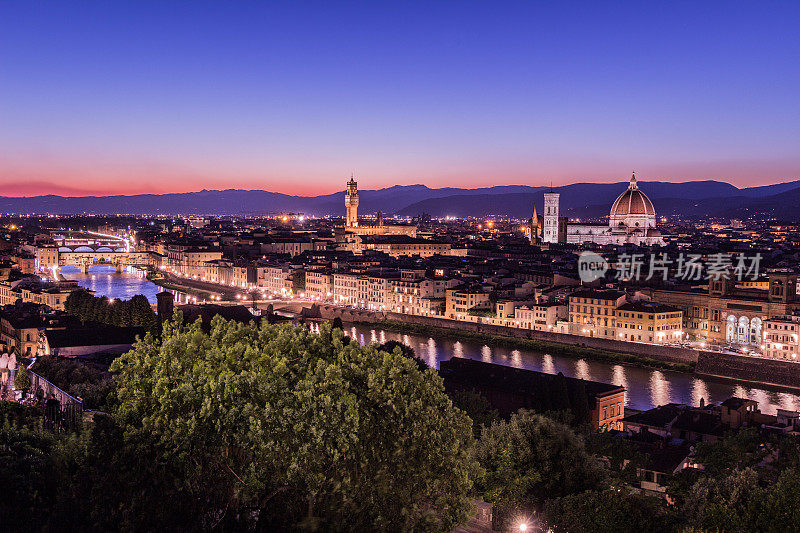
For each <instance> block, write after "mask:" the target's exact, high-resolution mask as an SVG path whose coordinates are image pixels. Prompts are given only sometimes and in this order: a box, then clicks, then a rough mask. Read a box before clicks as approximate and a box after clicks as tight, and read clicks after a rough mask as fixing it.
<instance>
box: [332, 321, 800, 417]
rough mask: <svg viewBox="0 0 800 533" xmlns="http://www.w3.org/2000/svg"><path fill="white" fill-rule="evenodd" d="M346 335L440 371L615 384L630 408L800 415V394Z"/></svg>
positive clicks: (355, 332) (464, 345) (540, 356)
mask: <svg viewBox="0 0 800 533" xmlns="http://www.w3.org/2000/svg"><path fill="white" fill-rule="evenodd" d="M346 333H347V334H348V335H350V336H351V337H353V338H355V339H357V340H358V341H359V342H360V343H361V344H366V343H369V342H380V343H383V342H386V341H388V340H396V341H400V342H402V343H404V344H407V345H409V346H411V347H412V348H414V350H415V351H416V353H417V355H418V356H419V357H420V358H422V360H423V361H425V362H426V363H428V365H429V366H433V367H436V368H438V367H439V363H440V362H441V361H445V360H447V359H450V358H451V357H454V356H455V357H467V358H470V359H478V360H480V361H486V362H489V363H497V364H501V365H509V366H513V367H517V368H525V369H528V370H538V371H540V372H547V373H549V374H556V373H558V372H562V373H563V374H564V375H565V376H570V377H577V378H583V379H587V380H593V381H601V382H604V383H613V384H614V385H618V386H622V387H625V388H626V389H627V394H626V396H625V402H626V407H630V408H633V409H650V408H651V407H655V406H658V405H664V404H667V403H670V402H674V403H684V404H689V405H698V404H699V403H700V399H701V398H702V399H704V400H705V402H706V403H709V402H715V403H718V402H721V401H723V400H725V399H727V398H730V397H731V396H737V397H740V398H750V399H751V400H755V401H757V402H758V405H759V408H760V409H761V411H762V412H763V413H767V414H775V412H776V410H777V409H790V410H794V411H800V396H797V395H795V394H790V393H787V392H778V391H774V390H766V389H763V388H759V387H757V386H750V385H746V384H739V383H733V382H727V381H722V380H713V379H708V378H699V377H696V376H693V375H691V374H686V373H683V372H674V371H670V370H653V369H649V368H642V367H637V366H630V365H620V364H613V363H604V362H601V361H592V360H589V359H583V358H579V357H568V356H558V355H549V354H546V353H539V352H534V351H530V350H513V349H509V348H498V347H491V346H487V345H485V344H482V343H478V342H472V341H457V340H454V339H451V338H447V337H428V336H420V335H411V334H409V335H407V334H402V333H395V332H390V331H384V330H382V329H377V328H371V327H369V326H353V327H348V328H347V330H346Z"/></svg>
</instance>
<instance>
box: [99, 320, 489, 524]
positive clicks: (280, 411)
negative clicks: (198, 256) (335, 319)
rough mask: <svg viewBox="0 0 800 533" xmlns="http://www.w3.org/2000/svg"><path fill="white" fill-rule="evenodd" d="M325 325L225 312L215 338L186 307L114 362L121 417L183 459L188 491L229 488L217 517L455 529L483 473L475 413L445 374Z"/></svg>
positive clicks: (210, 517)
mask: <svg viewBox="0 0 800 533" xmlns="http://www.w3.org/2000/svg"><path fill="white" fill-rule="evenodd" d="M323 329H324V330H323V331H322V334H320V335H315V334H313V333H310V332H308V331H307V330H305V329H304V328H298V327H294V326H290V325H283V326H275V325H268V324H262V325H261V326H260V327H259V326H256V325H254V324H252V323H251V324H240V323H236V322H232V321H231V322H228V321H225V320H224V319H222V318H221V317H216V318H214V320H213V321H212V323H211V331H210V332H209V333H208V334H204V333H203V332H202V331H201V329H200V323H199V322H196V323H194V324H191V325H183V324H182V317H181V316H180V313H176V316H175V318H174V320H173V321H172V322H168V323H166V324H165V327H164V331H163V334H162V337H161V338H160V339H156V338H155V337H153V336H151V335H148V336H147V337H146V338H145V339H143V340H142V341H141V342H139V343H137V345H136V346H135V348H134V350H132V351H131V352H129V353H128V354H126V355H124V356H122V357H120V358H119V359H117V360H116V361H115V362H114V364H113V365H112V371H113V372H115V373H116V378H115V379H116V380H117V401H118V404H117V408H116V411H115V416H116V417H117V419H118V420H119V421H121V422H122V423H123V424H126V425H128V426H129V427H131V428H136V431H141V432H147V433H150V434H152V435H154V436H155V437H156V439H157V442H158V445H159V446H161V447H162V449H164V450H169V451H165V453H168V454H169V455H171V460H174V459H175V458H178V459H180V460H181V461H182V464H183V465H184V468H185V472H186V476H185V480H184V486H183V487H181V490H183V491H186V492H188V493H190V494H196V495H198V496H202V495H204V494H209V493H210V492H213V493H215V494H222V495H224V498H222V499H221V500H219V501H213V502H209V503H210V505H209V507H208V509H207V511H206V513H205V516H202V517H198V518H199V519H200V520H201V522H202V524H203V525H204V526H208V525H210V524H213V523H217V522H219V521H220V520H223V519H224V518H225V517H233V516H239V517H246V516H258V517H259V527H261V528H272V529H274V528H277V527H286V526H287V524H285V523H283V524H275V523H272V524H271V523H270V520H275V519H276V517H278V516H280V517H282V518H283V519H288V520H290V521H294V522H295V523H294V525H295V526H296V525H297V524H303V525H304V526H305V527H308V528H324V529H331V530H353V529H360V530H429V531H445V530H450V529H452V528H453V527H454V525H456V524H457V523H459V522H460V521H462V520H463V519H465V517H466V516H467V514H468V512H469V502H468V499H467V491H468V490H469V488H470V486H471V479H472V477H473V475H474V473H475V472H476V470H477V466H476V465H475V463H474V461H473V460H472V459H471V454H470V451H471V450H470V449H471V445H472V427H471V421H470V420H469V418H468V417H467V416H466V415H465V414H464V413H463V412H462V411H460V410H458V409H456V408H454V407H453V405H452V403H451V402H450V400H449V398H448V397H447V396H446V395H445V393H444V388H443V385H442V381H441V378H439V376H438V375H437V374H436V372H435V371H434V370H427V371H424V372H423V371H420V370H419V369H418V368H417V366H416V364H415V363H414V361H412V360H411V359H409V358H407V357H403V356H402V355H401V354H400V353H399V351H398V352H395V353H387V352H385V351H381V350H378V349H377V348H376V347H375V346H366V347H362V346H359V345H358V343H349V344H347V345H345V344H344V343H343V342H342V334H341V331H339V330H335V331H333V332H331V331H330V327H329V326H323ZM209 484H213V486H214V490H213V491H210V490H208V485H209Z"/></svg>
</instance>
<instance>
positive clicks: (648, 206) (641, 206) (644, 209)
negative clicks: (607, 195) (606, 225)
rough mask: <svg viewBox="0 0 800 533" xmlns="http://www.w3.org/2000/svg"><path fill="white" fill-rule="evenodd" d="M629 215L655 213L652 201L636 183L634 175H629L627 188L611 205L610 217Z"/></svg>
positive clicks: (618, 217)
mask: <svg viewBox="0 0 800 533" xmlns="http://www.w3.org/2000/svg"><path fill="white" fill-rule="evenodd" d="M631 215H634V216H635V215H645V216H653V217H655V215H656V210H655V209H654V208H653V202H651V201H650V198H648V197H647V195H646V194H645V193H643V192H642V191H640V190H639V187H638V186H637V185H636V175H635V174H634V175H633V176H631V183H630V185H628V189H627V190H626V191H625V192H623V193H622V194H620V195H619V197H618V198H617V200H616V201H615V202H614V205H612V206H611V219H621V218H626V217H628V216H631Z"/></svg>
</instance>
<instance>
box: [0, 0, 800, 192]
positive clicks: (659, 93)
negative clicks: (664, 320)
mask: <svg viewBox="0 0 800 533" xmlns="http://www.w3.org/2000/svg"><path fill="white" fill-rule="evenodd" d="M798 20H800V3H798V2H774V3H773V2H767V1H758V2H742V3H739V2H727V1H726V2H642V1H636V2H601V1H591V2H544V1H533V0H531V1H526V2H486V1H484V2H468V1H456V2H419V3H414V2H396V3H395V2H383V1H374V2H364V3H356V2H341V3H340V2H335V1H328V2H318V3H317V2H286V3H278V2H236V1H217V2H208V3H205V2H199V1H185V2H175V1H169V0H159V1H152V2H147V1H136V2H121V1H110V2H106V1H82V2H67V1H58V2H36V1H31V0H28V1H19V2H17V1H7V0H0V195H4V196H17V195H25V196H29V195H34V194H47V193H54V194H65V195H83V194H108V193H123V194H134V193H142V192H174V191H195V190H200V189H203V188H206V189H224V188H258V189H266V190H271V191H278V192H286V193H292V194H301V195H314V194H323V193H330V192H334V191H336V190H340V189H342V188H343V186H344V185H343V184H344V182H345V180H346V179H347V177H349V175H350V173H351V172H355V173H356V176H357V177H358V179H359V185H360V187H361V188H365V189H375V188H380V187H384V186H390V185H394V184H413V183H424V184H426V185H428V186H430V187H442V186H461V187H479V186H488V185H497V184H528V185H545V184H549V183H550V182H551V180H552V182H553V183H554V184H563V183H570V182H575V181H619V180H625V179H627V177H628V176H629V175H630V172H631V171H632V170H636V171H637V174H638V175H639V176H641V179H643V180H672V181H685V180H693V179H719V180H723V181H729V182H731V183H733V184H735V185H737V186H750V185H761V184H765V183H774V182H779V181H787V180H790V179H797V178H798V177H800V103H799V102H800V100H799V99H798V91H799V89H798V88H799V87H800V31H799V30H798Z"/></svg>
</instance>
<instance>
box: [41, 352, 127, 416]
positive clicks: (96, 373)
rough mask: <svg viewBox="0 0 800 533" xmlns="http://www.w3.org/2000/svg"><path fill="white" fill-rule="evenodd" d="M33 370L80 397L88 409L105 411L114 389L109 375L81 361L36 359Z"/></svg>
mask: <svg viewBox="0 0 800 533" xmlns="http://www.w3.org/2000/svg"><path fill="white" fill-rule="evenodd" d="M32 370H33V371H34V372H36V373H37V374H39V375H40V376H42V377H43V378H45V379H46V380H48V381H50V382H51V383H53V384H54V385H55V386H57V387H59V388H61V389H62V390H65V391H66V392H68V393H69V394H71V395H73V396H77V397H80V398H81V399H82V400H83V402H84V407H85V408H86V409H92V410H102V409H104V408H105V407H106V400H107V398H108V395H109V394H110V393H111V391H112V390H113V389H114V382H113V380H112V379H111V375H110V374H109V373H107V372H103V371H102V370H98V369H97V368H94V367H92V366H89V365H86V364H84V363H81V362H79V361H73V360H70V359H64V358H61V357H53V356H44V357H39V358H38V359H36V363H35V364H34V366H33V368H32Z"/></svg>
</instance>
